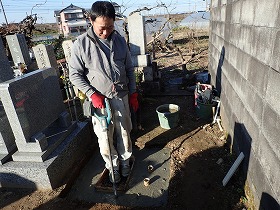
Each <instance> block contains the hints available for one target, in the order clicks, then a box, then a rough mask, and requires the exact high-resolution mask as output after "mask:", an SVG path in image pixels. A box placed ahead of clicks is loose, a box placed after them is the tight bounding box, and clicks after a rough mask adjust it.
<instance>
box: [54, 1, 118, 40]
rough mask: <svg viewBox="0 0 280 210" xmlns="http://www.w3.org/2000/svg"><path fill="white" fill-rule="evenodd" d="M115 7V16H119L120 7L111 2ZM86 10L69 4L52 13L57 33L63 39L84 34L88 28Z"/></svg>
mask: <svg viewBox="0 0 280 210" xmlns="http://www.w3.org/2000/svg"><path fill="white" fill-rule="evenodd" d="M112 4H113V5H114V7H115V10H116V14H120V13H121V11H120V9H121V8H120V6H119V5H118V4H117V3H115V2H112ZM86 12H87V10H86V9H83V8H81V7H78V6H75V5H73V4H70V5H69V6H68V7H65V8H64V9H62V10H60V11H59V10H56V11H54V16H55V18H56V23H57V24H58V27H59V33H60V34H63V35H64V37H68V36H78V35H80V34H82V33H84V32H85V31H86V30H87V28H88V27H89V26H90V22H89V20H88V19H87V18H86V16H85V14H86Z"/></svg>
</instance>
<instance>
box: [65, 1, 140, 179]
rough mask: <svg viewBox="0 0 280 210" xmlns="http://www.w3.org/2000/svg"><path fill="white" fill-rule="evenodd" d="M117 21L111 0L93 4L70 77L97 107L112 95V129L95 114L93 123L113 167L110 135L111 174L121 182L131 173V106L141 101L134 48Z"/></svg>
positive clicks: (107, 164)
mask: <svg viewBox="0 0 280 210" xmlns="http://www.w3.org/2000/svg"><path fill="white" fill-rule="evenodd" d="M114 21H115V9H114V7H113V5H112V4H111V3H110V2H108V1H96V2H95V3H93V4H92V7H91V15H90V22H91V24H92V26H91V27H90V28H89V30H88V31H87V32H86V33H84V34H82V35H80V36H79V37H78V38H77V40H76V41H75V42H74V45H73V48H72V53H71V60H70V62H69V77H70V80H71V82H72V83H73V84H74V85H75V86H76V87H77V88H78V89H79V90H80V91H82V92H83V93H85V94H86V96H87V97H88V98H89V99H90V100H91V101H92V104H93V106H94V107H95V108H96V109H101V108H104V106H105V105H104V99H105V98H108V99H109V102H110V105H111V109H112V122H111V124H110V125H109V128H108V131H103V129H102V125H101V124H100V122H99V121H98V119H97V118H96V117H94V116H93V117H92V123H93V129H94V132H95V134H96V135H97V137H98V144H99V148H100V153H101V155H102V157H103V159H104V161H105V167H106V168H107V169H109V170H110V159H109V151H108V140H107V138H108V139H109V143H110V147H111V156H112V162H113V168H114V170H113V171H112V170H110V174H109V178H110V180H111V182H112V180H113V179H112V173H114V178H115V182H116V183H118V182H120V180H121V175H122V176H124V177H127V176H128V175H129V173H130V166H129V159H130V157H131V155H132V143H131V139H130V131H131V129H132V124H131V118H130V107H131V108H133V109H134V111H136V110H137V109H138V101H137V93H136V81H135V74H134V68H133V65H132V61H131V56H130V52H129V50H128V47H127V44H126V41H125V39H124V38H123V37H122V36H120V35H119V34H118V32H116V31H115V30H114ZM113 136H114V137H115V139H114V138H113ZM114 141H116V142H115V145H116V147H115V146H114ZM120 172H121V174H120Z"/></svg>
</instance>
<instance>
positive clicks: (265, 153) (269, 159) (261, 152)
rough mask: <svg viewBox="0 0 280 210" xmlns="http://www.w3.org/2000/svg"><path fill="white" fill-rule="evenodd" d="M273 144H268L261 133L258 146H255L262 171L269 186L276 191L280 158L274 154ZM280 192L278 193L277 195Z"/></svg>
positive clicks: (279, 171) (279, 185)
mask: <svg viewBox="0 0 280 210" xmlns="http://www.w3.org/2000/svg"><path fill="white" fill-rule="evenodd" d="M273 147H274V145H270V144H269V142H268V141H267V139H266V138H265V137H264V136H263V135H261V138H260V139H259V146H258V148H257V150H256V151H257V157H259V161H260V164H261V165H262V167H263V171H264V173H265V174H266V176H267V178H268V180H269V182H270V183H271V186H273V189H274V190H275V191H277V189H279V187H280V183H279V182H278V180H279V179H278V177H279V173H280V160H279V156H278V157H277V156H276V154H275V152H274V151H275V149H274V148H273ZM278 193H279V191H278ZM279 195H280V194H278V196H279Z"/></svg>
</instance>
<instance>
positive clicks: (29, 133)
mask: <svg viewBox="0 0 280 210" xmlns="http://www.w3.org/2000/svg"><path fill="white" fill-rule="evenodd" d="M0 95H1V99H2V103H3V106H4V109H5V112H6V115H7V118H8V120H9V123H10V125H11V128H12V131H13V133H14V136H15V143H16V146H17V148H18V151H16V152H15V153H14V154H13V155H12V160H9V161H7V162H5V163H3V164H2V165H0V187H1V186H4V187H18V188H20V187H27V188H44V189H53V188H55V187H58V186H59V185H60V184H62V183H63V182H64V181H65V180H66V177H67V176H69V174H71V171H72V170H73V169H74V168H75V167H77V165H76V163H77V162H79V161H81V158H83V157H84V155H85V154H86V151H87V150H88V149H89V148H92V145H93V143H94V141H92V136H91V134H90V129H89V124H88V123H87V122H85V123H80V122H77V121H71V119H70V116H69V113H68V112H67V111H66V108H65V106H64V103H63V100H62V95H61V93H60V88H59V82H58V77H57V74H56V70H55V69H54V68H48V69H39V70H36V71H33V72H30V73H28V74H24V75H22V76H20V77H17V78H14V79H11V80H8V81H5V82H2V83H0Z"/></svg>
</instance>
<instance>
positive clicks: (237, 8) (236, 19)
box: [230, 1, 242, 24]
mask: <svg viewBox="0 0 280 210" xmlns="http://www.w3.org/2000/svg"><path fill="white" fill-rule="evenodd" d="M241 9H242V2H241V1H237V2H234V3H232V9H231V12H232V13H231V14H230V15H231V23H233V24H240V19H241Z"/></svg>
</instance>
